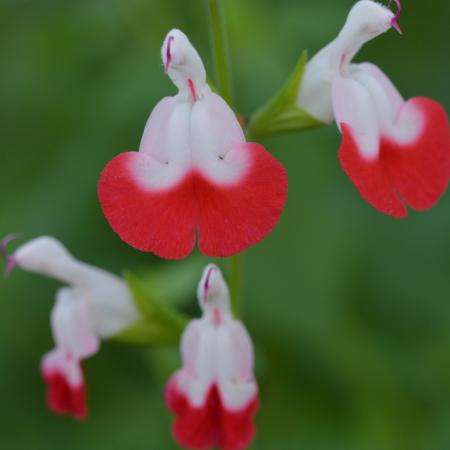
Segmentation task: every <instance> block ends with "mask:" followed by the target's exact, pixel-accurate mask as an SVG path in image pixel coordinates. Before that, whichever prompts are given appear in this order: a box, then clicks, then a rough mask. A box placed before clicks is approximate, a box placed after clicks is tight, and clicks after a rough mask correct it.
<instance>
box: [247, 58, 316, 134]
mask: <svg viewBox="0 0 450 450" xmlns="http://www.w3.org/2000/svg"><path fill="white" fill-rule="evenodd" d="M307 62H308V55H307V52H306V51H304V52H303V53H302V54H301V55H300V58H299V60H298V63H297V65H296V67H295V69H294V71H293V73H292V75H291V76H290V77H289V79H288V81H287V82H286V84H285V85H284V86H283V87H282V88H281V90H280V91H279V92H278V93H277V94H276V95H275V96H274V97H272V98H271V99H270V100H269V101H268V102H267V103H266V104H265V105H264V106H262V107H261V108H260V109H259V110H257V111H256V112H255V113H254V114H253V115H252V116H251V117H250V121H249V125H248V129H247V137H248V138H249V139H255V138H259V137H261V136H268V135H272V134H279V133H287V132H291V131H299V130H303V129H307V128H313V127H318V126H321V125H324V124H323V123H322V122H321V121H319V120H317V119H315V118H314V117H312V116H311V115H309V114H308V113H307V112H306V111H304V110H303V109H301V108H299V107H298V106H297V105H296V100H297V96H298V92H299V90H300V86H301V83H302V79H303V74H304V71H305V67H306V64H307Z"/></svg>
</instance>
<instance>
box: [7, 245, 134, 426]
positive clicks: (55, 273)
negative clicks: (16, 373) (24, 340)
mask: <svg viewBox="0 0 450 450" xmlns="http://www.w3.org/2000/svg"><path fill="white" fill-rule="evenodd" d="M8 241H9V239H6V240H4V241H3V246H2V247H3V248H2V250H3V252H4V253H5V246H6V244H7V242H8ZM16 266H17V267H20V268H21V269H23V270H27V271H30V272H35V273H38V274H41V275H45V276H48V277H52V278H55V279H57V280H60V281H62V282H63V283H67V285H68V287H63V288H61V289H59V290H58V292H57V294H56V303H55V305H54V307H53V309H52V312H51V317H50V324H51V329H52V333H53V339H54V341H55V348H54V349H53V350H51V351H50V352H48V353H47V354H46V355H44V357H43V358H42V361H41V373H42V377H43V379H44V380H45V382H46V383H47V404H48V406H49V408H50V409H51V410H53V411H54V412H56V413H58V414H70V415H72V416H74V417H75V418H77V419H80V420H82V419H84V418H85V417H86V415H87V406H86V387H85V381H84V376H83V369H82V360H84V359H86V358H88V357H90V356H92V355H94V354H95V353H97V352H98V350H99V347H100V341H101V339H102V338H107V337H111V336H114V335H115V334H117V333H119V332H121V331H123V330H124V329H126V328H128V327H129V326H131V325H132V324H133V323H134V322H135V321H137V319H138V318H139V313H138V312H137V310H136V309H135V307H134V303H133V300H132V297H131V294H130V292H129V291H128V288H127V286H126V284H125V283H124V282H123V281H122V280H121V279H120V278H118V277H116V276H115V275H113V274H110V273H108V272H105V271H103V270H102V269H99V268H97V267H93V266H90V265H87V264H85V263H83V262H80V261H77V260H76V259H75V258H74V257H73V256H72V255H71V254H70V253H69V252H68V251H67V250H66V249H65V248H64V246H63V245H62V244H61V243H60V242H59V241H57V240H56V239H54V238H51V237H39V238H36V239H34V240H32V241H30V242H28V243H26V244H24V245H23V246H21V247H19V248H18V249H17V251H16V252H15V253H14V254H13V255H11V256H7V271H8V272H10V271H11V270H12V269H13V268H14V267H16Z"/></svg>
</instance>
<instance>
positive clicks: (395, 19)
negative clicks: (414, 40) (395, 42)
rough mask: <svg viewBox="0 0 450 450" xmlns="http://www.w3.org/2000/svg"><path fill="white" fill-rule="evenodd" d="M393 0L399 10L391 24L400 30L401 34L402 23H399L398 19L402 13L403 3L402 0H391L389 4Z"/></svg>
mask: <svg viewBox="0 0 450 450" xmlns="http://www.w3.org/2000/svg"><path fill="white" fill-rule="evenodd" d="M392 1H394V2H395V4H396V5H397V12H396V13H395V16H394V17H393V18H392V20H391V25H392V26H393V27H394V28H395V30H396V31H398V33H399V34H403V33H402V30H401V28H400V25H399V24H398V19H400V15H401V13H402V3H401V1H400V0H390V1H389V5H390V4H391V3H392Z"/></svg>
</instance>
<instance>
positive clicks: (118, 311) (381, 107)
mask: <svg viewBox="0 0 450 450" xmlns="http://www.w3.org/2000/svg"><path fill="white" fill-rule="evenodd" d="M396 4H397V6H398V11H397V13H395V14H394V13H393V12H392V11H391V10H390V9H388V8H387V7H385V6H383V5H381V4H379V3H377V2H375V1H372V0H360V1H358V2H357V3H356V4H355V5H354V6H353V8H352V9H351V11H350V13H349V15H348V18H347V21H346V22H345V24H344V26H343V28H342V30H341V31H340V32H339V34H338V35H337V37H336V38H335V39H334V40H333V41H332V42H331V43H329V44H328V45H327V46H325V47H324V48H323V49H322V50H321V51H320V52H318V53H317V54H316V55H315V56H314V57H313V58H312V59H311V60H310V61H309V62H306V60H304V59H301V62H300V64H299V66H298V68H297V69H296V72H295V73H294V75H293V77H291V79H290V80H289V82H288V83H287V85H286V87H285V88H283V89H282V91H281V92H280V93H279V94H278V95H277V96H275V97H274V98H273V99H272V100H271V101H270V102H269V103H268V104H267V105H266V106H265V107H263V108H262V109H261V110H260V112H259V113H257V114H255V115H254V116H252V118H250V120H249V124H248V129H247V130H246V131H247V132H248V133H249V135H252V136H254V137H255V136H259V135H263V134H270V133H272V132H281V131H289V130H296V129H297V130H299V129H302V128H308V127H311V126H318V125H320V124H326V123H331V122H335V123H336V125H337V127H338V129H339V131H340V132H341V133H342V144H341V147H340V149H339V153H338V157H339V161H340V163H341V165H342V168H343V169H344V171H345V173H346V174H347V175H348V177H349V178H350V180H351V181H352V182H353V183H354V185H355V186H356V188H357V189H358V191H359V192H360V194H361V195H362V197H363V198H364V199H366V200H367V202H369V203H370V204H371V205H372V206H374V207H375V208H376V209H377V210H379V211H381V212H383V213H385V214H388V215H391V216H393V217H396V218H398V217H404V216H406V214H407V209H406V205H409V206H411V207H412V208H414V209H416V210H424V209H428V208H430V207H432V206H433V205H435V203H436V202H437V201H438V199H439V198H440V196H441V195H442V194H443V193H444V191H445V190H446V187H447V184H448V182H449V179H450V131H449V124H448V119H447V114H446V112H445V110H444V109H443V107H442V106H441V105H440V104H439V103H437V102H435V101H434V100H431V99H428V98H424V97H416V98H412V99H410V100H408V101H405V100H404V99H403V98H402V96H401V95H400V93H399V92H398V91H397V89H396V88H395V86H394V85H393V84H392V82H391V81H390V80H389V78H388V77H387V76H386V75H385V74H384V73H383V72H382V71H381V70H380V69H379V68H378V67H377V66H375V65H373V64H371V63H358V64H357V63H354V62H352V60H353V58H354V57H355V55H356V54H357V52H358V51H359V50H360V48H361V47H362V46H363V45H364V44H365V43H367V42H368V41H369V40H371V39H373V38H375V37H377V36H378V35H380V34H382V33H384V32H386V31H388V30H389V29H391V28H394V29H395V30H397V31H399V32H400V27H399V24H398V19H399V16H400V6H401V5H400V1H399V0H397V1H396ZM161 56H162V61H163V66H164V70H165V72H166V73H167V75H168V76H169V77H170V79H171V80H172V82H173V83H174V84H175V86H176V87H177V88H178V93H177V94H176V95H175V96H173V97H165V98H164V99H162V100H161V101H160V102H159V103H158V104H157V105H156V106H155V108H154V110H153V111H152V113H151V115H150V117H149V119H148V122H147V125H146V126H145V129H144V133H143V136H142V139H141V143H140V147H139V151H138V152H125V153H121V154H119V155H117V156H116V157H114V158H113V159H112V160H111V161H110V162H109V163H108V164H107V165H106V167H105V168H104V170H103V172H102V173H101V176H100V181H99V184H98V196H99V200H100V204H101V207H102V209H103V212H104V214H105V216H106V218H107V220H108V222H109V224H110V226H111V228H112V229H113V230H114V231H115V232H116V233H117V234H118V235H119V236H120V238H121V239H122V240H123V241H125V242H126V243H127V244H129V245H130V246H132V247H134V248H136V249H139V250H141V251H144V252H152V253H154V254H156V255H158V256H160V257H162V258H165V259H181V258H185V257H187V256H188V255H189V254H190V253H191V252H192V251H193V249H194V246H195V242H196V238H197V235H198V247H199V249H200V251H201V252H202V253H203V254H204V255H206V256H210V257H230V256H233V255H236V254H238V253H240V252H242V251H244V250H245V249H247V248H248V247H250V246H252V245H254V244H256V243H258V242H260V241H261V240H262V239H263V238H264V237H265V236H266V235H267V234H268V233H269V232H270V231H271V230H272V229H273V228H274V227H275V226H276V224H277V222H278V220H279V218H280V215H281V213H282V211H283V208H284V206H285V203H286V198H287V190H288V182H287V174H286V170H285V169H284V167H283V166H282V165H281V164H280V163H279V162H278V161H277V160H276V159H275V158H274V157H273V156H272V155H271V154H270V153H269V152H267V151H266V150H265V149H264V148H263V147H262V146H261V145H260V144H258V143H254V142H246V139H245V134H244V131H245V130H243V129H242V127H241V125H240V123H239V121H238V119H237V118H236V115H235V113H234V112H233V110H232V109H231V108H230V106H228V105H227V103H226V102H225V101H224V100H223V99H222V98H221V97H220V96H219V95H218V94H217V93H215V92H214V89H212V88H211V86H210V85H209V84H208V83H207V81H206V80H207V77H206V71H205V68H204V65H203V62H202V60H201V58H200V56H199V54H198V53H197V51H196V50H195V48H194V47H193V46H192V44H191V43H190V42H189V40H188V38H187V37H186V35H185V34H184V33H183V32H181V31H180V30H177V29H173V30H171V31H170V32H169V33H168V34H167V36H166V38H165V39H164V42H163V45H162V49H161ZM10 240H11V239H10V238H5V240H4V241H3V242H2V245H1V247H0V250H1V252H2V253H3V255H4V256H5V258H6V260H7V272H8V273H9V272H11V271H12V270H13V268H14V267H16V266H17V267H20V268H22V269H23V270H27V271H31V272H36V273H40V274H42V275H46V276H50V277H53V278H56V279H58V280H60V281H61V282H63V283H64V284H65V285H66V287H63V288H61V289H60V290H59V291H58V292H57V293H56V302H55V306H54V308H53V310H52V313H51V320H50V322H51V329H52V333H53V337H54V341H55V348H54V349H53V350H52V351H50V352H49V353H47V354H46V355H45V356H44V357H43V358H42V364H41V372H42V376H43V378H44V380H45V382H46V383H47V403H48V406H49V407H50V408H51V409H52V410H53V411H55V412H56V413H60V414H71V415H73V416H74V417H75V418H77V419H84V418H85V417H86V415H87V406H86V386H85V381H84V375H83V368H82V361H83V360H84V359H86V358H89V357H91V356H93V355H94V354H95V353H97V352H98V350H99V347H100V342H101V340H102V339H107V338H111V337H117V336H121V335H122V336H125V335H128V336H130V334H127V333H131V334H132V335H133V336H139V339H140V340H141V341H144V342H148V343H158V342H161V341H162V339H163V338H162V337H161V336H164V337H165V339H167V336H171V338H172V337H173V336H175V339H176V340H178V339H179V338H180V335H181V358H182V364H181V369H179V370H177V371H176V372H175V373H174V374H173V375H172V377H171V378H170V380H169V381H168V383H167V388H166V403H167V407H168V409H169V410H170V412H171V413H172V414H173V415H174V416H175V419H174V423H173V435H174V437H175V439H176V440H177V441H178V442H179V444H180V445H182V446H183V447H186V448H190V449H213V448H221V449H224V450H241V449H242V450H243V449H245V448H247V447H248V445H249V444H250V442H251V441H252V439H253V436H254V433H255V425H254V422H253V418H254V415H255V413H256V411H257V409H258V408H259V396H258V387H257V383H256V381H255V377H254V374H253V358H254V356H253V345H252V342H251V339H250V336H249V334H248V332H247V330H246V328H245V326H244V325H243V323H242V322H240V321H239V320H237V319H236V318H235V317H234V316H233V314H232V308H231V305H230V294H229V290H228V287H227V284H226V282H225V280H224V278H223V277H222V273H221V271H220V269H219V268H218V267H217V266H216V265H212V264H208V265H207V266H206V268H205V269H204V271H203V275H202V277H201V280H200V282H199V285H198V291H197V295H198V300H199V304H200V308H201V311H202V316H201V318H200V319H193V320H190V321H189V323H187V322H188V321H187V320H186V319H185V318H181V317H178V316H176V312H175V311H173V310H171V309H170V307H169V306H168V305H165V304H162V303H160V302H158V301H156V300H151V301H147V303H145V302H143V300H142V298H141V293H139V292H136V290H135V289H134V288H133V286H132V284H131V283H129V282H127V280H124V279H122V278H119V277H117V276H115V275H112V274H110V273H107V272H105V271H103V270H102V269H99V268H96V267H93V266H90V265H87V264H85V263H82V262H80V261H77V260H76V259H75V258H74V257H73V256H71V254H70V253H69V252H68V251H67V250H66V249H65V248H64V247H63V245H62V244H61V243H59V242H58V241H57V240H55V239H54V238H50V237H41V238H37V239H34V240H32V241H30V242H28V243H26V244H25V245H23V246H21V247H19V248H18V249H17V250H16V251H15V252H14V254H13V255H11V256H10V255H8V254H7V252H6V246H7V245H8V244H9V241H10ZM235 312H236V311H235ZM186 324H187V325H186ZM185 325H186V326H185ZM180 327H181V328H180ZM184 327H185V328H184ZM182 328H184V331H183V332H182V333H181V329H182ZM149 336H151V338H150V337H149ZM158 339H160V341H158Z"/></svg>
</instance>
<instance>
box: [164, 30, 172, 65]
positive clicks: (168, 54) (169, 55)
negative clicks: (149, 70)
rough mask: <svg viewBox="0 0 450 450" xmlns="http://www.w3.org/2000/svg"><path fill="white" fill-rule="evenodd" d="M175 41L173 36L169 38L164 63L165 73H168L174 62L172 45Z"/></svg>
mask: <svg viewBox="0 0 450 450" xmlns="http://www.w3.org/2000/svg"><path fill="white" fill-rule="evenodd" d="M174 41H175V38H174V37H173V36H169V37H168V38H167V47H166V58H165V61H164V72H166V73H167V71H168V70H169V66H170V63H171V62H172V45H173V43H174Z"/></svg>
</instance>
